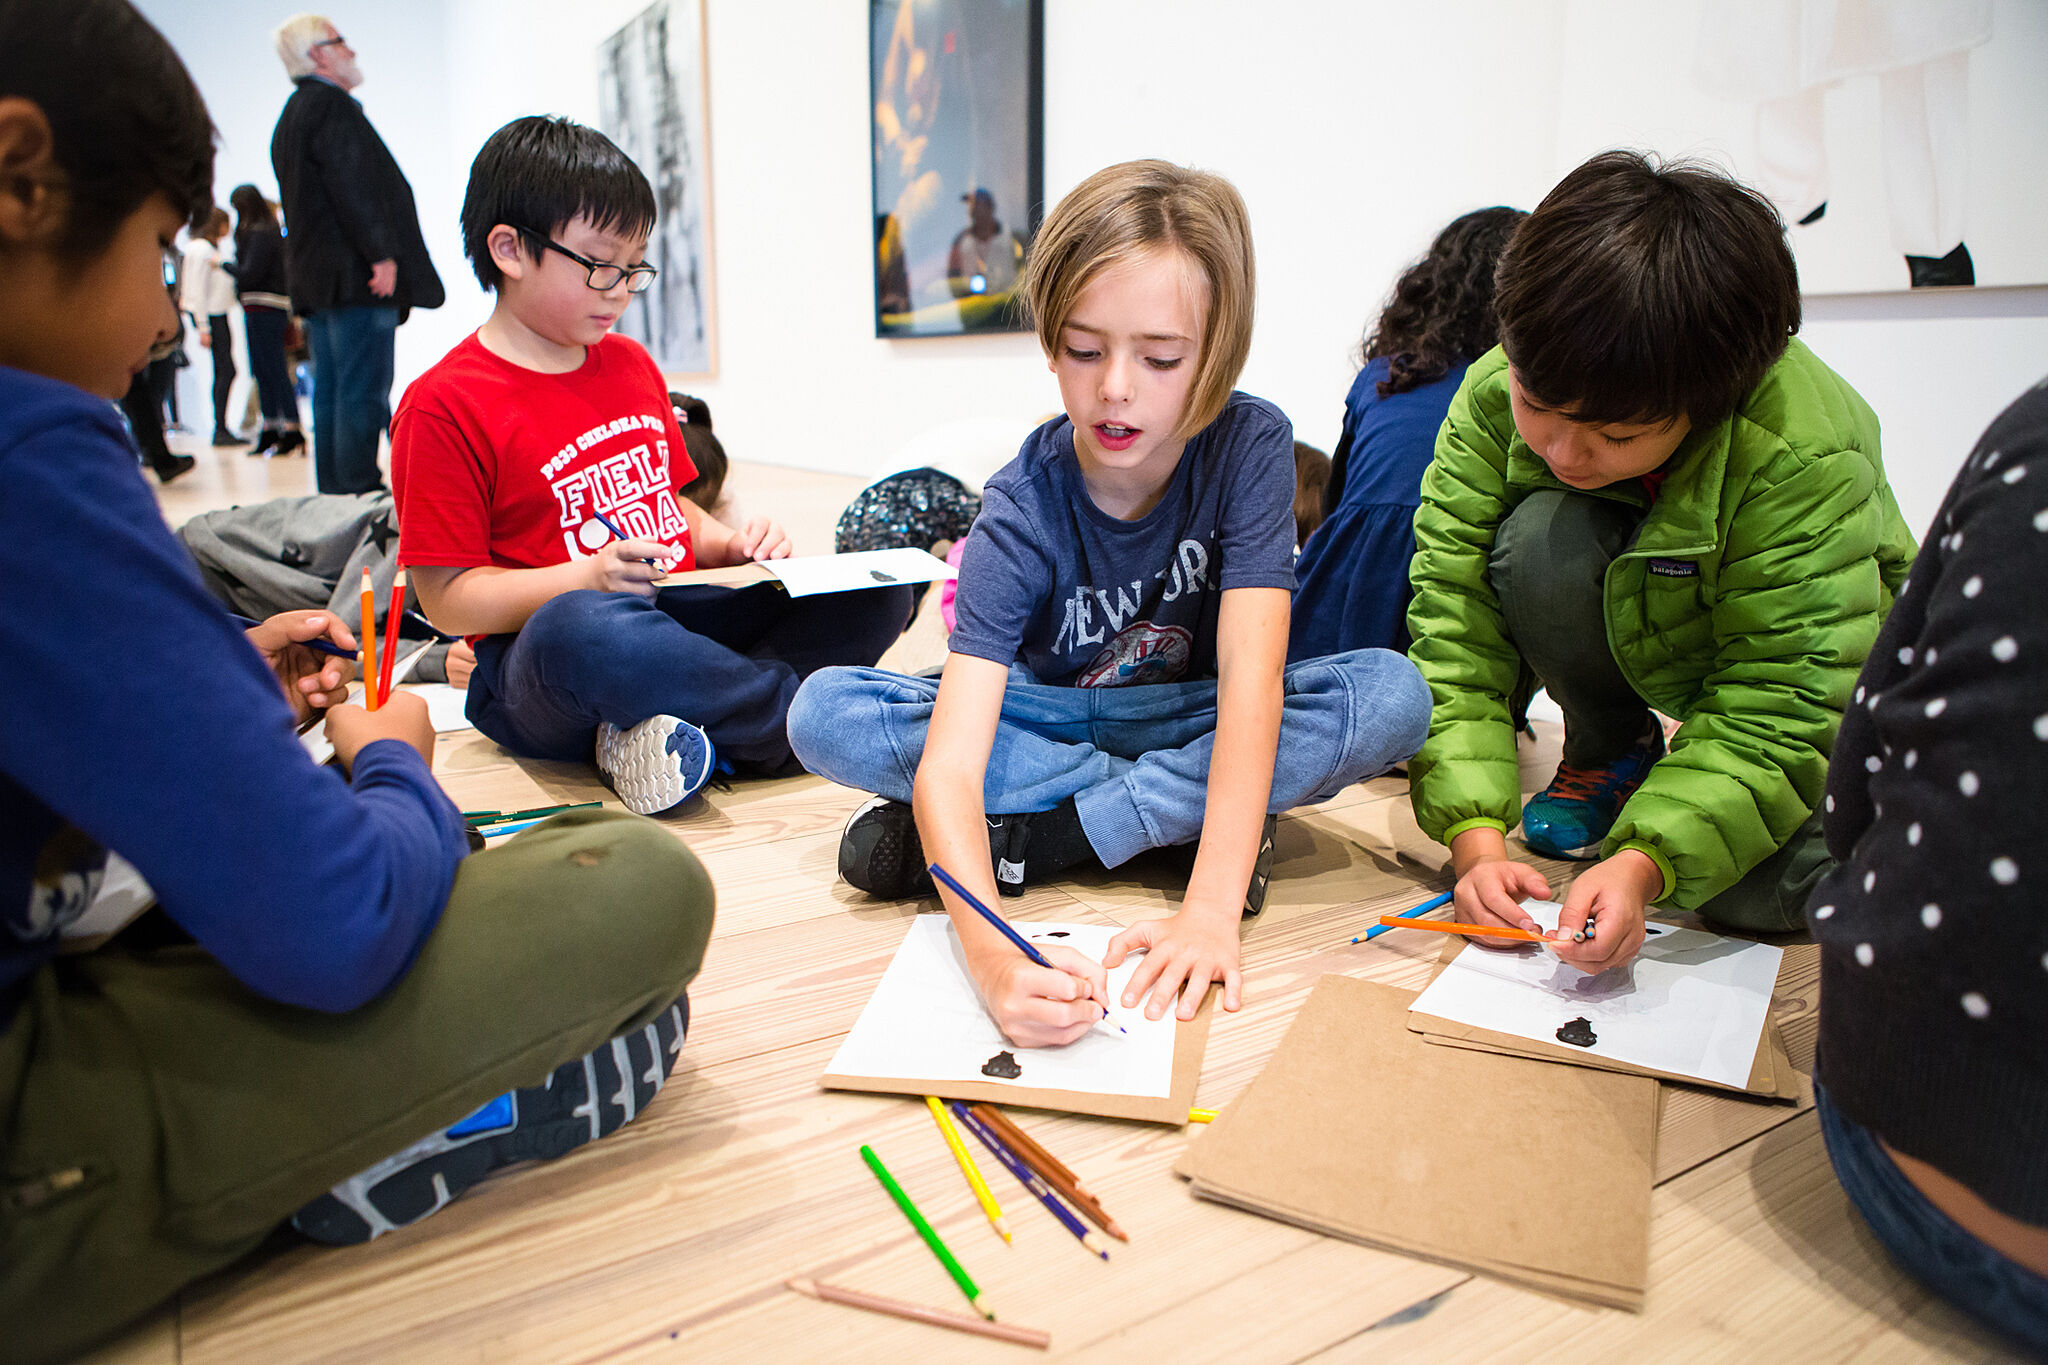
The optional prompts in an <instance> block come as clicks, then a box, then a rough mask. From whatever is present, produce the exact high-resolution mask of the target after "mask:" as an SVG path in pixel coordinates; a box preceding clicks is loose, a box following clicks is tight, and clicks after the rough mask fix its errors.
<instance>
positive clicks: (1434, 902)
mask: <svg viewBox="0 0 2048 1365" xmlns="http://www.w3.org/2000/svg"><path fill="white" fill-rule="evenodd" d="M1452 894H1453V893H1452V892H1449V891H1446V892H1444V893H1443V894H1442V895H1441V896H1431V897H1430V898H1429V899H1428V900H1426V901H1424V902H1423V903H1422V904H1420V905H1418V906H1416V907H1415V908H1414V909H1413V910H1403V911H1402V912H1401V913H1400V915H1399V916H1397V918H1399V919H1414V918H1415V917H1417V916H1418V915H1426V914H1428V913H1429V912H1430V911H1432V910H1434V909H1436V908H1437V907H1438V906H1439V905H1449V904H1450V903H1451V896H1452ZM1392 927H1393V926H1391V925H1388V924H1381V925H1380V927H1379V928H1377V929H1368V930H1366V931H1365V932H1364V933H1362V934H1360V935H1359V936H1358V937H1357V938H1354V939H1352V940H1351V941H1352V942H1353V943H1365V942H1367V941H1368V940H1371V939H1376V938H1378V937H1379V936H1380V935H1381V934H1384V933H1385V932H1387V930H1388V929H1390V928H1392Z"/></svg>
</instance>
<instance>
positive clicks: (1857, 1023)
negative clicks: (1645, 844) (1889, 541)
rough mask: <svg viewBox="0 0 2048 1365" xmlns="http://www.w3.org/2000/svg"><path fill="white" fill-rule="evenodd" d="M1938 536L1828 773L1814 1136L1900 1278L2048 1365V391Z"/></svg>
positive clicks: (1972, 461) (1969, 468)
mask: <svg viewBox="0 0 2048 1365" xmlns="http://www.w3.org/2000/svg"><path fill="white" fill-rule="evenodd" d="M1931 534H1932V535H1933V537H1934V539H1933V540H1932V542H1931V543H1930V544H1928V545H1927V547H1926V548H1925V549H1924V550H1923V551H1922V552H1921V554H1920V557H1919V559H1918V560H1917V561H1916V562H1915V563H1914V565H1913V570H1912V574H1911V576H1910V577H1909V579H1908V580H1907V583H1906V587H1905V589H1904V590H1903V591H1902V592H1901V593H1900V595H1899V599H1898V604H1897V605H1896V606H1895V607H1894V608H1893V609H1892V613H1891V616H1890V618H1889V619H1887V621H1886V622H1885V625H1884V629H1883V632H1882V633H1881V634H1880V635H1879V637H1878V642H1877V645H1876V647H1875V648H1874V649H1873V650H1872V651H1871V655H1870V661H1869V663H1868V664H1867V665H1866V667H1865V668H1864V670H1863V675H1862V677H1861V678H1860V679H1859V681H1858V686H1857V690H1856V692H1855V696H1854V704H1852V705H1851V706H1850V708H1849V710H1848V712H1847V714H1846V715H1845V716H1844V718H1843V721H1842V729H1841V733H1840V736H1839V737H1838V738H1837V740H1836V742H1835V750H1834V759H1833V762H1832V764H1831V766H1830V769H1829V773H1828V793H1827V798H1826V801H1825V803H1824V810H1825V812H1826V814H1825V821H1826V829H1827V841H1828V848H1829V851H1830V852H1831V853H1832V854H1833V855H1834V857H1835V859H1836V867H1835V869H1834V871H1833V872H1832V873H1831V874H1830V875H1829V876H1828V877H1827V878H1826V879H1825V880H1824V881H1823V882H1822V883H1821V884H1820V886H1819V887H1818V888H1817V889H1816V891H1815V893H1814V896H1813V900H1812V902H1811V903H1810V905H1809V907H1808V911H1807V917H1808V922H1809V924H1810V925H1811V926H1812V929H1813V933H1814V936H1815V937H1816V938H1817V939H1819V940H1820V944H1821V951H1822V967H1821V1022H1820V1053H1819V1065H1818V1079H1819V1081H1820V1085H1819V1087H1817V1089H1818V1090H1819V1091H1820V1095H1819V1099H1820V1110H1821V1120H1822V1126H1823V1131H1824V1132H1825V1133H1826V1135H1827V1139H1828V1149H1829V1153H1830V1155H1831V1156H1832V1157H1833V1159H1834V1162H1835V1168H1836V1171H1837V1173H1838V1174H1839V1175H1840V1176H1841V1178H1842V1183H1843V1185H1844V1187H1845V1188H1846V1189H1847V1190H1848V1192H1849V1194H1850V1196H1851V1198H1852V1199H1854V1200H1855V1202H1856V1204H1857V1207H1858V1208H1859V1209H1860V1210H1861V1211H1862V1212H1863V1214H1864V1216H1865V1218H1866V1219H1868V1220H1869V1222H1870V1224H1871V1226H1872V1228H1873V1229H1874V1230H1875V1231H1876V1232H1877V1234H1878V1236H1879V1237H1880V1238H1881V1239H1882V1240H1883V1241H1884V1242H1885V1243H1886V1245H1887V1246H1888V1247H1889V1248H1890V1249H1891V1251H1892V1253H1893V1255H1894V1256H1895V1257H1896V1258H1897V1259H1898V1260H1899V1261H1900V1262H1901V1263H1902V1264H1904V1266H1905V1267H1906V1268H1907V1269H1908V1270H1910V1271H1912V1272H1913V1273H1914V1274H1916V1275H1918V1276H1919V1277H1920V1278H1921V1279H1923V1280H1926V1281H1927V1282H1928V1283H1929V1284H1930V1285H1931V1286H1932V1287H1933V1288H1934V1289H1936V1290H1937V1291H1938V1292H1940V1293H1942V1294H1943V1295H1945V1296H1946V1297H1948V1298H1949V1299H1951V1300H1953V1301H1954V1302H1956V1303H1957V1304H1958V1305H1959V1306H1961V1307H1963V1308H1964V1309H1966V1310H1968V1311H1971V1312H1973V1313H1975V1314H1977V1315H1978V1316H1979V1317H1981V1318H1984V1319H1985V1320H1986V1321H1987V1322H1990V1323H1991V1324H1992V1325H1993V1326H1996V1327H1999V1328H2000V1329H2001V1330H2004V1331H2005V1332H2007V1333H2009V1334H2010V1335H2012V1336H2014V1337H2016V1338H2017V1339H2018V1340H2020V1341H2021V1342H2023V1343H2025V1344H2026V1345H2027V1346H2029V1347H2030V1348H2031V1349H2032V1350H2033V1351H2035V1352H2038V1353H2040V1354H2041V1355H2043V1356H2044V1357H2048V832H2044V829H2043V825H2042V814H2043V812H2044V811H2048V601H2044V596H2043V594H2044V589H2048V381H2043V383H2042V384H2039V385H2036V386H2035V387H2034V388H2033V389H2032V390H2031V391H2030V392H2028V393H2027V394H2025V395H2024V396H2023V397H2021V398H2020V400H2019V401H2018V402H2016V403H2014V404H2013V405H2012V406H2011V407H2010V408H2008V409H2007V410H2006V411H2005V413H2004V414H2003V415H2001V416H2000V417H1999V419H1998V420H1997V421H1996V422H1994V423H1993V424H1992V426H1991V429H1990V430H1989V431H1987V432H1986V433H1985V434H1984V438H1983V440H1982V441H1981V442H1979V444H1978V446H1977V449H1976V450H1975V451H1974V452H1973V453H1972V454H1971V456H1970V458H1969V460H1968V461H1967V462H1966V463H1965V464H1964V466H1963V470H1962V473H1961V474H1960V475H1958V476H1957V478H1956V481H1955V484H1954V486H1953V487H1951V488H1950V490H1949V494H1948V499H1947V501H1946V502H1945V503H1944V504H1943V506H1942V509H1941V512H1940V513H1939V515H1938V516H1937V518H1936V520H1935V524H1934V527H1933V530H1932V532H1931Z"/></svg>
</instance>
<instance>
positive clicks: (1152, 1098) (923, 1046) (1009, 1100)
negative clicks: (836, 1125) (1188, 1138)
mask: <svg viewBox="0 0 2048 1365" xmlns="http://www.w3.org/2000/svg"><path fill="white" fill-rule="evenodd" d="M1011 927H1012V928H1014V929H1015V930H1016V931H1017V932H1018V933H1020V934H1022V935H1024V937H1025V938H1027V939H1029V940H1031V941H1032V942H1033V943H1040V944H1048V945H1050V944H1063V945H1065V946H1066V947H1069V948H1072V949H1074V950H1075V951H1077V952H1079V953H1081V954H1083V955H1084V956H1087V957H1092V958H1094V959H1096V960H1097V961H1100V960H1101V959H1102V955H1103V954H1104V952H1106V951H1107V950H1108V947H1109V941H1110V939H1111V938H1113V937H1115V936H1116V935H1117V934H1118V933H1120V932H1121V930H1120V929H1119V928H1118V927H1117V926H1116V925H1110V924H1050V923H1029V922H1025V921H1017V922H1015V923H1013V924H1012V925H1011ZM1142 960H1143V959H1142V956H1138V955H1134V956H1132V957H1130V958H1128V959H1126V960H1125V961H1124V962H1123V964H1122V965H1120V966H1119V967H1117V968H1116V970H1114V971H1112V972H1111V973H1110V974H1109V996H1110V1017H1109V1019H1108V1020H1107V1021H1105V1022H1103V1023H1100V1024H1097V1025H1096V1026H1095V1027H1094V1028H1093V1029H1091V1030H1090V1031H1089V1032H1088V1033H1086V1034H1084V1035H1083V1036H1082V1037H1081V1038H1079V1039H1077V1040H1076V1041H1074V1042H1072V1043H1068V1044H1067V1045H1066V1046H1064V1047H1047V1048H1025V1047H1018V1046H1017V1045H1016V1044H1015V1043H1012V1042H1011V1041H1010V1040H1009V1039H1007V1038H1005V1037H1004V1036H1003V1034H1002V1031H1001V1030H999V1029H998V1028H997V1027H996V1025H995V1021H994V1020H993V1019H991V1018H990V1017H989V1014H988V1010H987V1008H986V1007H985V1006H983V1004H982V1002H981V996H980V994H979V993H978V992H977V991H976V990H975V988H974V981H973V979H972V978H971V977H970V976H968V974H967V960H966V958H965V956H964V955H963V954H962V952H961V948H960V936H959V934H958V933H956V932H955V931H954V928H953V923H952V921H951V920H949V919H947V918H946V916H945V915H944V914H943V913H938V914H922V915H919V916H918V917H917V918H916V919H914V920H913V921H911V925H910V931H909V932H908V933H907V934H905V935H904V937H903V943H902V946H901V947H899V948H898V949H897V950H896V956H895V957H894V958H893V959H892V960H891V961H890V963H889V966H888V969H887V970H886V971H884V972H883V973H882V979H881V982H880V983H879V984H878V985H877V986H876V987H875V993H874V994H873V995H872V996H870V997H869V998H868V1003H867V1005H866V1007H865V1008H863V1009H862V1010H861V1013H860V1018H859V1019H858V1020H856V1021H855V1023H854V1026H853V1030H852V1031H851V1032H850V1033H848V1034H847V1035H846V1039H845V1041H844V1042H842V1043H841V1044H840V1046H839V1051H838V1052H837V1053H836V1054H834V1056H833V1058H832V1062H831V1064H830V1065H829V1066H828V1067H827V1068H826V1070H825V1075H824V1078H823V1079H822V1081H821V1082H820V1084H821V1085H823V1086H824V1088H826V1089H827V1090H875V1091H882V1092H885V1093H889V1094H903V1095H939V1096H943V1097H945V1098H947V1099H959V1100H988V1101H991V1102H993V1103H997V1104H1011V1105H1022V1106H1025V1107H1028V1108H1034V1109H1056V1110H1064V1111H1066V1112H1069V1113H1076V1114H1102V1115H1105V1116H1107V1117H1110V1118H1126V1119H1143V1120H1146V1121H1149V1122H1153V1123H1173V1124H1180V1123H1184V1122H1186V1120H1187V1116H1188V1107H1189V1105H1190V1104H1192V1103H1193V1101H1194V1097H1195V1082H1196V1080H1197V1079H1198V1078H1199V1075H1200V1071H1201V1065H1202V1051H1203V1049H1204V1048H1205V1047H1206V1046H1207V1044H1208V1037H1209V1018H1210V1009H1211V1001H1210V1000H1209V999H1207V998H1205V999H1204V1000H1203V1002H1202V1006H1201V1008H1200V1009H1198V1010H1196V1011H1195V1017H1194V1018H1193V1019H1191V1020H1189V1021H1188V1022H1187V1023H1180V1022H1179V1021H1178V1020H1176V1019H1175V1018H1174V1016H1173V1014H1172V1013H1171V1012H1168V1014H1167V1015H1166V1017H1165V1018H1163V1019H1147V1018H1146V1017H1145V1013H1144V1007H1143V1004H1142V1003H1141V1004H1140V1005H1139V1007H1138V1008H1136V1009H1125V1008H1123V1006H1122V1003H1121V997H1122V993H1123V988H1124V983H1125V982H1127V981H1128V980H1129V979H1130V976H1131V973H1132V972H1133V971H1135V970H1136V969H1137V965H1138V963H1139V962H1140V961H1142ZM1211 994H1212V995H1213V992H1212V993H1211ZM1119 1025H1120V1026H1122V1028H1124V1029H1125V1030H1126V1032H1124V1033H1119V1032H1117V1027H1118V1026H1119Z"/></svg>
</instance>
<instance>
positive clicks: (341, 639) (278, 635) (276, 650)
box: [244, 611, 356, 724]
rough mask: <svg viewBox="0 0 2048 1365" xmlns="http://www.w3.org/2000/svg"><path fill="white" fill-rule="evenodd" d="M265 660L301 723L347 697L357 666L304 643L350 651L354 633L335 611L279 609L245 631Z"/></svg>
mask: <svg viewBox="0 0 2048 1365" xmlns="http://www.w3.org/2000/svg"><path fill="white" fill-rule="evenodd" d="M244 634H245V636H246V638H247V639H248V641H249V643H250V644H252V645H254V646H256V652H257V653H259V654H261V655H262V656H263V662H265V663H267V664H269V665H270V671H271V672H272V673H275V674H276V675H277V681H278V683H279V685H280V686H282V687H283V688H284V695H285V700H286V701H288V702H290V703H291V707H292V714H293V715H294V716H296V717H298V719H299V721H300V723H301V724H303V723H304V722H305V721H307V720H309V719H311V718H312V715H313V713H314V712H315V711H324V710H326V709H327V708H328V707H330V706H332V705H334V704H335V703H336V702H339V701H343V700H346V699H347V697H348V680H349V678H350V676H351V675H352V674H354V672H355V669H354V667H353V666H351V665H350V663H349V661H348V660H346V659H337V658H335V657H334V656H333V655H331V654H316V653H314V652H313V651H312V650H310V649H307V648H306V647H305V644H304V642H305V641H307V640H326V641H328V642H329V643H331V644H333V645H335V646H336V647H338V648H341V649H354V648H355V647H356V637H355V636H354V635H352V634H350V633H349V628H348V627H347V626H345V625H343V624H342V623H341V622H340V620H339V619H337V618H336V617H335V616H334V614H333V613H331V612H325V611H282V612H279V613H278V614H277V615H275V616H273V617H270V618H269V619H268V620H265V621H262V622H260V623H258V624H256V625H253V626H251V627H249V629H248V630H247V631H246V632H244Z"/></svg>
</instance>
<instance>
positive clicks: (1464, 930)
mask: <svg viewBox="0 0 2048 1365" xmlns="http://www.w3.org/2000/svg"><path fill="white" fill-rule="evenodd" d="M1380 923H1381V924H1384V925H1386V926H1387V927H1388V928H1389V929H1427V930H1429V931H1430V932H1431V933H1433V934H1463V935H1464V936H1465V937H1466V938H1511V939H1516V940H1519V941H1520V942H1523V943H1550V942H1553V941H1554V940H1552V939H1551V937H1550V936H1549V935H1548V934H1533V933H1531V932H1529V931H1528V930H1527V929H1510V928H1508V927H1507V926H1506V925H1504V924H1458V923H1456V922H1454V921H1452V920H1447V919H1402V918H1401V917H1400V916H1399V915H1381V916H1380Z"/></svg>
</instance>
